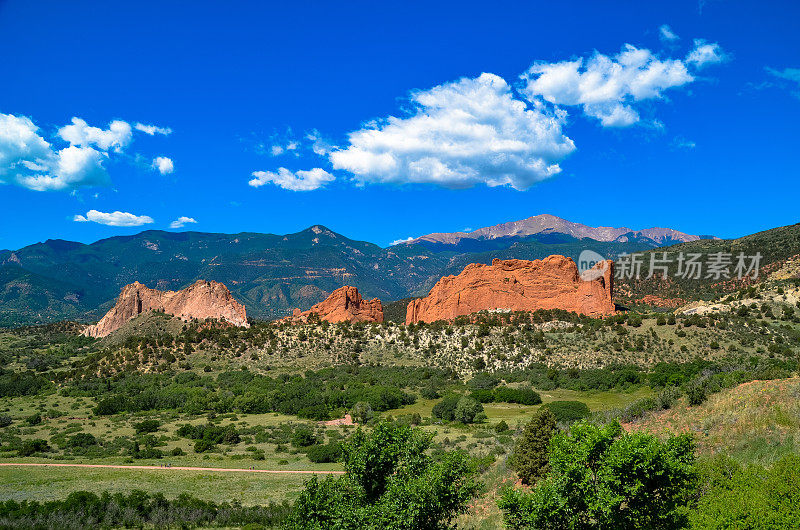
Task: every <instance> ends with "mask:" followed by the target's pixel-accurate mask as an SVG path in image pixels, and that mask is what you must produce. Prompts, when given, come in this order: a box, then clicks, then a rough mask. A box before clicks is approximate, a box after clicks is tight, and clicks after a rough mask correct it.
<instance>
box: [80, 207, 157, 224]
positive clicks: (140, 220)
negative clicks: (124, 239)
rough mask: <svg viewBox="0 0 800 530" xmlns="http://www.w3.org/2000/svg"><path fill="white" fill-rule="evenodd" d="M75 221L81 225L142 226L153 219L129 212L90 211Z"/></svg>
mask: <svg viewBox="0 0 800 530" xmlns="http://www.w3.org/2000/svg"><path fill="white" fill-rule="evenodd" d="M73 220H74V221H77V222H79V223H87V222H92V223H99V224H101V225H107V226H142V225H146V224H151V223H152V222H153V218H152V217H150V216H149V215H134V214H132V213H128V212H119V211H117V212H98V211H97V210H89V211H88V212H86V215H76V216H75V217H74V218H73Z"/></svg>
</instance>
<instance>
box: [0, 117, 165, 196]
mask: <svg viewBox="0 0 800 530" xmlns="http://www.w3.org/2000/svg"><path fill="white" fill-rule="evenodd" d="M52 139H53V140H54V141H56V142H62V145H63V143H66V144H68V145H67V146H66V147H61V148H57V147H55V146H54V145H53V144H51V143H50V142H48V141H47V140H45V139H44V137H43V136H42V135H41V134H40V133H39V127H37V126H36V125H35V124H34V123H33V121H32V120H31V119H30V118H28V117H26V116H15V115H13V114H2V113H0V184H17V185H19V186H23V187H26V188H29V189H31V190H35V191H58V190H67V191H72V190H76V189H78V188H81V187H87V186H107V185H108V184H110V179H109V177H108V173H107V172H106V168H105V167H104V163H105V162H106V161H107V160H108V159H109V155H110V154H114V153H116V154H119V153H122V151H123V150H124V149H125V148H126V147H127V146H128V145H129V144H130V142H131V140H132V128H131V126H130V124H128V123H127V122H124V121H121V120H114V121H112V122H111V123H109V125H108V128H107V129H102V128H99V127H92V126H90V125H89V124H88V123H86V121H84V120H82V119H80V118H72V122H71V123H70V124H69V125H65V126H64V127H61V128H60V129H58V132H57V134H56V135H55V136H54V138H52ZM170 163H171V162H170Z"/></svg>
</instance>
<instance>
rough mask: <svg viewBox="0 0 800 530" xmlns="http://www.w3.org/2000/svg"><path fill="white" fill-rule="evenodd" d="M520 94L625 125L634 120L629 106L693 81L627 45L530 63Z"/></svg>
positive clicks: (680, 65)
mask: <svg viewBox="0 0 800 530" xmlns="http://www.w3.org/2000/svg"><path fill="white" fill-rule="evenodd" d="M522 78H523V79H524V80H525V81H526V82H527V84H526V86H525V87H524V88H523V92H524V93H525V94H526V95H527V96H528V97H529V98H531V99H534V98H537V97H542V98H544V99H545V100H546V101H549V102H550V103H553V104H556V105H581V106H583V111H584V113H585V114H587V115H588V116H591V117H593V118H597V119H599V120H600V121H601V123H602V125H603V126H604V127H626V126H629V125H632V124H634V123H636V122H637V121H639V114H638V112H636V110H635V109H634V108H633V106H632V105H631V104H632V103H633V102H636V101H641V100H645V99H652V98H660V97H662V93H663V92H664V91H665V90H667V89H669V88H674V87H679V86H682V85H685V84H687V83H690V82H692V81H694V76H693V75H692V74H691V73H689V70H688V69H687V67H686V64H685V63H684V62H683V61H681V60H680V59H663V60H662V59H660V58H658V57H657V56H656V55H654V54H653V53H652V52H651V51H650V50H646V49H639V48H636V47H634V46H631V45H630V44H626V45H625V47H624V48H623V50H622V51H621V52H620V53H618V54H617V55H615V56H614V57H609V56H607V55H603V54H601V53H597V52H595V54H594V55H593V56H592V57H590V58H589V59H588V60H584V59H583V58H579V59H577V60H574V61H563V62H559V63H535V64H534V65H533V66H531V68H530V69H529V70H528V71H527V72H526V73H525V74H524V75H523V76H522Z"/></svg>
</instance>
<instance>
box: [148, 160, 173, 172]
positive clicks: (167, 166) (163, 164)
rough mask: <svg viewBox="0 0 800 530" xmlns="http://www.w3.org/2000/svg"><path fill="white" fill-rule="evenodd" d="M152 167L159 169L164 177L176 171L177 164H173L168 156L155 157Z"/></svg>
mask: <svg viewBox="0 0 800 530" xmlns="http://www.w3.org/2000/svg"><path fill="white" fill-rule="evenodd" d="M151 167H152V168H153V169H157V170H158V172H159V173H161V174H162V175H167V174H169V173H172V172H173V171H175V164H173V162H172V159H171V158H167V157H166V156H157V157H155V158H154V159H153V164H152V165H151Z"/></svg>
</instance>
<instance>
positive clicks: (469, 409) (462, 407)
mask: <svg viewBox="0 0 800 530" xmlns="http://www.w3.org/2000/svg"><path fill="white" fill-rule="evenodd" d="M481 412H483V405H482V404H481V403H480V402H478V401H476V400H474V399H472V398H471V397H469V396H464V397H462V398H461V399H459V400H458V403H456V409H455V411H453V419H454V420H455V421H460V422H461V423H472V422H474V421H475V417H476V416H477V415H478V414H480V413H481Z"/></svg>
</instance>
